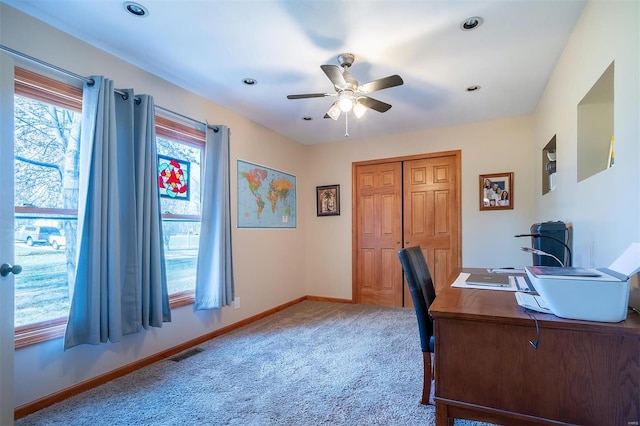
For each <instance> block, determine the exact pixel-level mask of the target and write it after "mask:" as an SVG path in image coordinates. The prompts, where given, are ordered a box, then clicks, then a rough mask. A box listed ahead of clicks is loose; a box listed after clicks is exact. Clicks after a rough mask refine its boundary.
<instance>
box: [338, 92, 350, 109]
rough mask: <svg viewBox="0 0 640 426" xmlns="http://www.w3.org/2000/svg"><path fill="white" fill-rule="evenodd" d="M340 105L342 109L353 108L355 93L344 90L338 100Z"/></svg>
mask: <svg viewBox="0 0 640 426" xmlns="http://www.w3.org/2000/svg"><path fill="white" fill-rule="evenodd" d="M338 105H339V106H340V111H342V112H349V111H351V110H352V109H353V93H352V92H351V93H350V92H343V93H341V94H340V99H339V100H338Z"/></svg>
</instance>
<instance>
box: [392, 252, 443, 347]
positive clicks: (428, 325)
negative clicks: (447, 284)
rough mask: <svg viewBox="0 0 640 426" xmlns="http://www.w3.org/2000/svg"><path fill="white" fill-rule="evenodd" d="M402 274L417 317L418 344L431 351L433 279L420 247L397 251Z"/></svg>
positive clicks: (434, 292)
mask: <svg viewBox="0 0 640 426" xmlns="http://www.w3.org/2000/svg"><path fill="white" fill-rule="evenodd" d="M398 257H399V258H400V263H401V264H402V269H403V271H404V275H405V277H406V278H407V284H408V285H409V291H410V292H411V299H412V300H413V306H414V307H415V310H416V316H417V317H418V330H419V332H420V344H421V346H422V351H423V352H433V341H432V337H433V320H432V318H431V316H430V315H429V306H431V303H432V302H433V300H434V299H435V298H436V291H435V288H434V287H433V280H432V279H431V274H430V273H429V267H428V266H427V261H426V260H425V258H424V254H423V253H422V249H421V248H420V247H407V248H404V249H402V250H400V251H399V252H398Z"/></svg>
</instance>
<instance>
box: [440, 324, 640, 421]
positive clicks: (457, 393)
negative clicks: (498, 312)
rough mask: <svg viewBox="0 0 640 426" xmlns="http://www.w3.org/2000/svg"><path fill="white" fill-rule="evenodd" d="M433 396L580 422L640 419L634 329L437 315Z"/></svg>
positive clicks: (639, 350)
mask: <svg viewBox="0 0 640 426" xmlns="http://www.w3.org/2000/svg"><path fill="white" fill-rule="evenodd" d="M435 333H436V342H437V343H436V360H435V368H436V389H435V394H436V397H439V398H446V399H449V400H455V401H461V402H465V403H471V404H476V405H479V406H483V407H489V408H493V409H497V410H504V411H506V412H507V413H509V412H510V413H520V414H525V415H528V416H533V417H536V418H539V419H548V420H554V421H560V422H566V423H573V424H580V425H589V424H591V425H604V424H607V425H629V424H637V422H638V421H639V420H640V390H639V389H640V339H639V338H638V337H637V336H629V335H618V334H607V333H594V332H588V331H579V330H575V329H573V330H571V329H557V328H545V327H544V326H541V328H540V341H539V344H538V348H537V349H534V348H533V347H532V346H531V344H530V343H529V340H534V341H535V339H536V330H535V326H534V323H533V321H532V322H531V326H523V325H515V324H509V323H498V322H489V321H487V322H485V321H478V320H473V321H472V320H466V319H451V318H436V321H435Z"/></svg>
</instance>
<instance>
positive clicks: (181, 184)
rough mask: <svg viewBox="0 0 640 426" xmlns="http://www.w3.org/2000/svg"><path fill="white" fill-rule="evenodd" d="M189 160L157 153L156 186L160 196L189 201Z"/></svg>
mask: <svg viewBox="0 0 640 426" xmlns="http://www.w3.org/2000/svg"><path fill="white" fill-rule="evenodd" d="M190 179H191V162H189V161H186V160H181V159H178V158H172V157H167V156H164V155H158V187H159V189H160V196H161V197H167V198H172V199H174V200H186V201H189V196H190V193H191V185H190Z"/></svg>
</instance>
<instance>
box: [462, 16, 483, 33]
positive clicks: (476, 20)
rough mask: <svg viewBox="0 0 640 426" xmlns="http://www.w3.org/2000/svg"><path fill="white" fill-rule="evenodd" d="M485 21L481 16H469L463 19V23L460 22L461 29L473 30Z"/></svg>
mask: <svg viewBox="0 0 640 426" xmlns="http://www.w3.org/2000/svg"><path fill="white" fill-rule="evenodd" d="M483 22H484V19H482V18H481V17H479V16H472V17H471V18H467V19H465V20H464V21H462V23H461V24H460V29H461V30H462V31H471V30H473V29H476V28H478V27H479V26H480V25H482V23H483Z"/></svg>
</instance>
